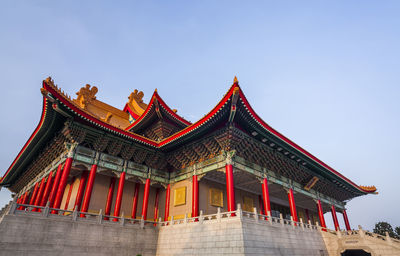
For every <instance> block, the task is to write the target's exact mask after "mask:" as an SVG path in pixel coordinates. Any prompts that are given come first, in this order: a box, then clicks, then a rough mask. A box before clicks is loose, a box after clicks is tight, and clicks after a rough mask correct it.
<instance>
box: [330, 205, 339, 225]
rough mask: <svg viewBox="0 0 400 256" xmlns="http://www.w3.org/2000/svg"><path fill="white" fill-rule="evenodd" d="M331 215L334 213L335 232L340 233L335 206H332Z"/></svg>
mask: <svg viewBox="0 0 400 256" xmlns="http://www.w3.org/2000/svg"><path fill="white" fill-rule="evenodd" d="M331 213H332V219H333V225H334V226H335V230H336V231H338V230H340V227H339V221H338V219H337V216H336V209H335V206H334V205H332V206H331Z"/></svg>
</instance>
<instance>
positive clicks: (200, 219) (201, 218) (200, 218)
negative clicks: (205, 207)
mask: <svg viewBox="0 0 400 256" xmlns="http://www.w3.org/2000/svg"><path fill="white" fill-rule="evenodd" d="M199 223H200V224H202V223H203V211H202V210H200V216H199Z"/></svg>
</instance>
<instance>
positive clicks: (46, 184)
mask: <svg viewBox="0 0 400 256" xmlns="http://www.w3.org/2000/svg"><path fill="white" fill-rule="evenodd" d="M97 163H98V157H96V159H95V162H94V164H93V165H92V166H91V169H90V172H89V173H88V172H87V171H83V172H82V174H81V177H80V183H79V187H78V192H77V196H76V199H75V203H74V209H76V210H78V211H79V210H80V211H81V212H87V211H88V208H89V204H90V199H91V195H92V191H93V186H94V180H95V177H96V172H97ZM71 166H72V156H69V157H68V158H67V159H66V161H65V163H64V166H62V165H61V164H60V165H59V166H58V168H57V171H56V172H55V175H54V178H53V171H51V172H50V173H49V175H48V176H47V177H43V178H42V179H41V180H40V181H38V182H37V183H36V184H35V186H34V188H33V190H32V196H31V197H30V200H29V203H28V198H29V194H30V193H29V192H28V191H27V192H25V193H24V194H23V195H21V196H20V197H19V198H18V199H17V203H20V204H30V205H36V206H45V205H46V203H48V204H49V207H50V208H56V209H60V206H61V202H62V199H63V195H64V192H65V188H66V185H67V181H68V177H69V174H70V171H71ZM125 177H126V172H125V170H124V171H123V172H122V173H121V174H120V176H119V178H118V188H117V195H116V201H115V206H114V212H113V215H112V216H119V215H120V209H121V203H122V196H123V190H124V185H125ZM46 178H47V180H46ZM225 178H226V195H227V209H228V211H235V210H236V209H235V207H236V202H235V187H234V175H233V166H232V161H231V158H230V157H229V156H228V157H227V160H226V164H225ZM85 183H86V186H85ZM115 183H116V178H115V177H112V178H111V179H110V184H109V189H108V194H107V200H106V207H105V213H104V214H105V215H108V216H110V215H111V206H112V199H113V194H114V190H115ZM139 189H140V183H136V184H135V190H134V195H133V202H132V214H131V217H132V218H136V212H137V205H138V200H139ZM261 189H262V196H261V198H260V201H261V202H262V207H263V212H264V214H265V215H267V214H268V212H271V204H270V198H269V191H268V180H267V178H263V180H262V183H261ZM286 191H287V195H288V201H289V207H290V214H291V216H292V218H293V221H295V222H298V221H299V220H298V216H297V210H296V204H295V198H294V193H293V189H292V188H288V189H287V190H286ZM149 193H150V179H146V180H145V187H144V195H143V205H142V212H141V217H142V218H143V219H144V220H146V219H147V211H148V201H149ZM170 194H171V192H170V185H169V184H168V185H167V187H166V199H165V202H166V203H165V214H164V220H165V221H166V220H168V217H169V205H170ZM82 201H83V202H82ZM158 201H159V189H157V191H156V200H155V205H154V213H155V214H154V219H155V220H156V219H157V212H158ZM81 202H82V205H81ZM316 208H317V212H318V216H319V221H320V225H321V227H322V228H323V230H324V229H325V230H326V223H325V219H324V213H323V209H322V204H321V201H320V200H316ZM19 209H20V210H22V209H23V207H22V206H21V207H19ZM330 210H331V213H332V218H333V223H334V226H335V229H336V230H340V227H339V222H338V219H337V216H336V209H335V206H334V205H331V209H330ZM34 211H40V210H39V209H34ZM51 213H53V214H57V210H52V212H51ZM342 213H343V218H344V223H345V226H346V229H347V230H351V228H350V224H349V220H348V217H347V213H346V210H343V211H342ZM191 214H192V217H197V216H199V181H198V176H197V175H195V174H194V175H193V176H192V213H191ZM306 215H307V220H308V221H309V220H310V217H309V213H308V211H307V210H306ZM80 217H85V215H84V214H81V215H80ZM113 221H118V219H116V218H115V219H113Z"/></svg>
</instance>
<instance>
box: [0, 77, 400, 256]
mask: <svg viewBox="0 0 400 256" xmlns="http://www.w3.org/2000/svg"><path fill="white" fill-rule="evenodd" d="M97 91H98V89H97V88H96V87H91V86H90V85H86V86H85V87H82V88H81V89H80V90H79V91H78V92H77V93H76V98H74V99H73V98H71V97H70V96H68V95H67V94H65V93H64V92H62V90H61V89H60V88H58V86H57V85H55V83H54V82H53V80H52V79H51V78H50V77H49V78H47V79H46V80H44V81H43V87H42V88H41V93H42V95H43V110H42V115H41V118H40V121H39V125H38V126H37V128H36V129H35V131H34V132H33V134H32V135H31V137H30V138H29V140H28V141H27V142H26V144H25V145H24V146H23V148H22V149H21V151H20V152H19V154H18V155H17V157H16V158H15V160H14V161H13V162H12V163H11V165H10V167H9V168H8V170H7V171H6V173H5V174H4V176H3V177H2V178H1V183H0V186H2V187H6V188H8V189H9V190H10V191H11V192H12V193H13V194H14V195H15V196H14V201H13V202H12V203H11V204H10V206H9V208H10V209H8V210H9V211H11V212H12V213H9V214H8V215H10V216H12V217H14V218H16V219H15V222H17V220H19V219H22V218H24V221H25V222H24V223H25V224H26V223H28V220H30V221H29V223H31V221H33V220H32V219H29V218H38V219H35V221H39V220H40V221H47V222H46V223H51V222H52V221H53V222H54V221H56V223H58V224H57V225H61V224H60V223H63V221H64V220H68V221H70V220H71V221H72V220H74V222H71V223H74V224H71V225H70V226H73V227H72V228H79V227H76V226H74V225H78V224H79V225H81V226H82V225H89V224H92V222H93V220H96V221H95V224H93V225H103V229H102V231H101V232H107V231H105V229H106V227H107V228H108V227H109V228H114V229H115V228H117V229H121V230H122V229H124V228H125V229H126V228H127V227H128V226H129V225H131V226H132V227H135V228H136V227H139V228H136V229H135V228H133V229H132V231H131V233H134V235H135V238H132V239H138V241H141V242H140V243H141V244H146V243H148V242H149V241H150V240H152V239H153V240H154V241H153V243H152V245H151V246H148V248H147V247H146V248H147V249H148V251H143V250H144V249H143V248H142V247H140V243H139V244H138V245H137V246H138V247H135V248H136V249H137V248H142V249H143V250H142V249H137V250H136V249H135V248H133V249H132V248H131V250H128V251H129V253H125V252H127V251H124V253H125V254H126V255H137V254H150V255H155V254H157V255H190V254H196V255H197V254H201V253H203V255H214V254H218V253H216V252H214V251H209V250H208V249H207V250H205V251H204V252H203V251H202V249H195V248H196V246H194V245H190V246H189V247H190V248H191V251H188V250H189V249H188V250H186V249H187V248H181V250H178V251H176V248H178V247H179V246H178V245H176V246H178V247H176V248H175V247H174V246H173V244H177V243H178V244H182V243H184V242H182V241H184V238H183V237H182V236H181V235H182V234H179V233H182V232H183V233H185V232H186V233H185V234H189V233H190V232H189V231H184V230H188V229H189V230H192V231H193V230H195V229H196V227H197V226H199V225H203V229H202V230H200V231H199V230H198V231H193V232H194V234H193V235H192V239H190V242H191V241H192V240H195V241H202V239H206V240H207V241H206V242H205V243H208V240H210V239H211V242H212V243H214V244H213V245H214V248H217V247H218V248H219V247H220V248H219V250H220V251H219V252H220V253H219V254H223V253H225V254H230V255H236V254H237V252H236V251H230V250H232V247H234V248H235V246H236V245H237V243H236V244H234V245H233V246H232V243H230V245H228V246H225V247H224V246H222V245H221V246H219V245H218V244H216V243H217V241H218V239H217V236H218V232H219V231H221V230H225V231H223V232H228V233H229V232H230V231H229V230H228V229H229V226H230V225H229V223H230V222H229V221H233V220H236V219H240V220H241V221H242V222H240V223H242V224H241V225H242V226H241V227H242V229H241V230H242V231H241V232H242V233H241V234H242V235H241V237H242V238H241V239H242V240H245V242H244V243H243V245H241V246H238V247H240V248H242V247H243V248H244V249H243V250H242V249H240V248H239V249H237V250H238V253H239V254H241V255H256V254H254V253H250V251H254V250H255V249H257V248H260V246H257V245H252V244H250V245H246V243H247V242H246V241H247V240H246V239H245V238H244V237H245V236H246V234H247V233H246V232H247V231H248V230H247V231H246V230H245V228H244V224H243V223H244V222H243V219H246V218H249V219H251V220H252V221H253V222H251V223H253V224H254V223H262V225H265V227H266V228H267V227H269V226H268V225H270V226H271V228H272V227H274V225H276V226H279V228H281V229H285V230H289V231H288V232H289V233H290V232H300V233H295V234H298V235H296V236H293V237H292V240H293V241H294V240H296V239H307V236H310V237H311V236H312V235H307V234H311V233H307V232H314V233H317V234H319V235H318V237H323V236H328V235H333V234H336V236H337V237H342V238H340V239H344V238H343V237H344V234H345V233H346V232H347V233H346V234H347V236H346V238H347V237H351V235H353V236H355V235H360V234H361V233H362V232H363V231H362V230H357V231H355V230H352V228H351V226H350V222H349V219H348V217H347V214H346V202H348V201H349V200H351V199H352V198H355V197H358V196H363V195H367V194H376V193H377V192H376V188H375V187H374V186H360V185H356V184H355V183H354V182H353V181H351V180H350V179H348V178H346V177H345V176H344V175H342V174H341V173H339V172H338V171H336V170H334V169H333V168H331V167H330V166H329V165H327V164H326V163H324V162H322V161H321V160H319V159H318V158H317V157H315V156H314V155H312V154H311V153H309V152H307V151H306V150H304V149H303V148H302V147H300V146H299V145H297V144H296V143H294V142H293V141H291V140H290V139H288V138H287V137H285V136H284V135H282V134H281V133H279V132H278V131H276V130H275V129H273V128H272V127H271V126H269V125H268V124H267V123H266V122H264V121H263V120H262V119H261V118H260V117H259V116H258V115H257V113H256V112H255V111H254V110H253V108H252V107H251V106H250V104H249V102H248V100H247V99H246V97H245V95H244V93H243V91H242V89H241V88H240V86H239V83H238V81H237V79H236V77H235V79H234V82H233V85H232V86H231V87H230V88H229V90H228V91H227V93H226V94H225V95H224V96H223V98H222V99H221V100H220V102H218V103H217V105H216V106H215V107H214V108H213V109H212V110H211V111H210V112H209V113H208V114H206V115H205V116H204V117H202V118H201V119H200V120H198V121H197V122H194V123H191V122H189V121H187V120H185V119H184V118H183V117H181V116H180V115H179V114H178V113H177V111H176V110H174V109H171V108H170V107H169V105H167V103H166V102H164V100H163V99H162V98H161V97H160V95H159V94H158V92H157V90H155V91H154V93H153V95H152V96H151V99H150V102H148V103H144V102H143V92H141V91H140V92H139V91H138V90H135V91H134V92H132V93H131V94H130V95H129V97H128V102H127V103H126V104H125V107H124V108H123V109H122V110H121V109H118V108H115V107H113V106H110V105H108V104H106V103H104V102H102V101H100V100H98V99H97V98H96V93H97ZM326 212H330V215H331V216H332V218H333V223H334V228H335V230H330V229H328V228H327V227H326V224H325V219H324V213H326ZM8 215H7V214H6V216H5V217H3V222H4V221H5V220H6V217H7V216H8ZM330 215H329V216H330ZM71 216H72V217H71ZM325 217H326V216H325ZM338 217H343V222H344V223H345V226H344V227H340V226H339V221H338ZM10 218H11V217H10ZM225 219H226V220H229V221H228V222H224V221H225ZM13 220H14V219H13ZM213 220H219V221H217V222H216V223H219V224H214V226H216V225H222V224H221V223H228V224H227V225H225V226H223V227H219V228H217V231H215V230H214V231H213V229H211V226H210V230H208V231H207V232H206V231H205V230H204V227H205V225H206V223H207V221H209V222H212V221H213ZM9 221H11V219H10V220H9ZM91 221H92V222H91ZM35 223H36V222H35ZM41 223H42V224H40V225H43V226H46V227H47V226H48V225H49V224H43V222H41ZM77 223H78V224H77ZM121 223H122V224H121ZM128 223H129V224H128ZM183 223H184V225H178V224H183ZM235 223H236V222H235ZM235 223H233V222H232V226H235ZM253 224H252V225H253ZM13 225H14V224H13ZM15 225H17V224H15ZM26 225H28V224H26ZM54 225H56V224H54ZM191 225H192V226H191ZM196 225H197V226H196ZM238 225H239V224H238ZM248 225H250V224H248ZM259 225H261V224H259ZM28 226H29V227H32V226H34V225H33V224H29V225H28ZM179 226H181V227H182V228H181V229H179V228H178V227H179ZM10 227H12V225H11V224H10V225H8V228H10ZM184 227H185V228H186V229H184ZM190 227H192V228H190ZM246 227H247V228H249V226H246ZM305 227H306V229H307V228H308V229H309V230H310V231H307V230H306V229H305ZM3 228H4V227H3ZM66 229H68V230H69V229H70V227H66V228H64V229H61V228H60V230H61V231H60V232H61V234H63V236H68V232H67V231H65V230H66ZM90 229H92V228H88V227H86V226H85V228H84V229H83V230H84V231H82V232H83V233H85V234H86V232H87V230H90ZM342 229H343V230H344V229H345V231H342ZM40 230H42V231H37V232H36V233H35V234H36V235H38V234H40V232H47V231H43V229H40ZM62 230H64V231H62ZM174 230H175V231H176V232H178V233H174ZM177 230H178V231H177ZM179 230H180V231H179ZM243 230H244V231H243ZM254 230H258V229H254ZM291 230H293V231H291ZM297 230H300V231H297ZM301 230H303V231H301ZM304 230H306V231H304ZM315 230H319V231H315ZM0 231H1V233H4V230H2V229H1V228H0ZM29 232H30V231H29V230H28V229H26V230H25V231H24V234H26V235H25V236H26V237H27V236H29V235H27V234H28V233H29ZM48 232H49V233H48V234H47V235H46V237H47V238H46V239H53V238H51V237H52V236H53V235H54V236H56V235H55V234H54V233H52V232H50V231H48ZM54 232H55V231H54ZM70 232H74V231H73V230H70ZM82 232H81V233H82ZM110 232H111V233H112V234H114V235H113V236H114V239H115V236H117V235H116V232H119V231H115V230H113V231H110ZM121 232H122V231H121ZM124 232H125V233H122V234H121V236H122V237H123V236H125V235H123V234H126V233H128V232H130V231H129V230H128V231H126V230H125V231H124ZM141 232H148V233H146V236H147V238H146V239H145V240H144V241H143V239H142V238H141V235H140V234H141ZM149 232H150V233H151V232H156V233H157V232H158V233H157V235H155V236H154V237H156V238H152V237H151V234H150V233H149ZM162 232H164V233H165V234H164V235H162V234H163V233H162ZM168 232H169V233H168ZM202 232H203V233H204V232H206V235H205V236H201V234H202ZM221 232H222V231H221ZM263 232H264V231H263ZM279 232H281V231H278V229H277V230H276V231H274V232H273V233H276V234H278V233H279ZM301 232H306V233H304V235H303V233H301ZM342 232H344V233H342ZM248 233H249V236H250V235H252V234H251V233H253V231H251V230H250V232H248ZM264 233H265V232H264ZM324 233H325V234H324ZM364 233H365V232H364ZM58 234H59V233H58ZM190 234H192V233H190ZM196 234H197V235H196ZM226 234H227V233H225V235H223V237H225V238H227V237H228V238H229V237H230V235H226ZM254 234H259V233H257V231H254ZM321 234H322V235H321ZM259 235H261V233H260V234H259ZM34 236H35V235H34ZM39 236H40V235H39ZM58 236H59V235H58ZM76 236H79V234H77V235H76ZM85 236H87V237H85ZM85 236H83V237H81V238H80V239H79V240H85V239H86V238H87V239H88V241H89V240H90V239H89V238H90V237H92V235H89V234H86V235H85ZM103 236H105V233H104V234H103ZM289 236H291V235H289ZM364 236H365V234H364ZM172 237H175V238H179V239H175V238H174V240H168V239H170V238H172ZM213 237H214V238H215V241H213V240H214V238H213ZM232 237H235V236H234V235H232ZM371 237H372V236H371ZM13 239H14V241H15V239H20V238H13ZM29 239H32V238H29ZM99 239H100V238H99ZM119 239H122V238H119ZM254 239H256V238H254ZM254 239H250V240H254ZM316 239H320V240H321V241H324V243H325V244H324V243H322V247H321V248H314V249H315V250H314V251H315V252H317V253H318V254H315V255H337V254H331V252H330V251H331V250H330V249H329V246H331V245H327V244H328V243H327V242H326V241H327V239H328V238H325V237H323V238H316ZM338 239H339V238H338ZM385 239H386V238H382V239H381V240H385ZM1 240H3V238H2V237H1V236H0V247H1ZM328 240H329V239H328ZM24 241H25V240H24ZM46 241H47V240H46ZM90 241H91V240H90ZM135 241H136V240H135ZM176 241H178V242H176ZM179 241H181V242H179ZM280 241H282V240H280ZM304 241H306V240H304ZM287 242H289V243H292V242H291V240H288V241H287ZM29 243H31V242H26V241H25V242H23V241H21V244H23V245H24V246H25V245H26V244H29ZM32 243H33V242H32ZM32 243H31V244H32ZM37 243H38V242H36V244H37ZM49 243H50V242H49ZM54 243H55V242H54ZM57 243H59V242H57ZM121 243H122V242H121ZM185 243H186V242H185ZM187 243H189V242H187ZM388 243H389V242H388ZM390 243H391V244H393V243H394V242H393V241H392V240H391V241H390ZM21 244H20V245H19V246H21ZM101 244H102V246H106V245H104V244H103V242H101ZM264 244H265V243H264ZM299 244H300V245H299V246H300V247H301V246H303V243H302V242H301V241H300V242H299ZM306 244H307V242H306ZM163 245H165V246H164V247H163ZM197 245H198V244H197ZM350 245H351V243H350ZM396 245H397V244H396ZM399 245H400V244H399ZM40 246H41V247H40V248H42V249H43V247H46V246H43V244H40ZM120 246H123V245H121V244H120ZM203 246H204V244H203ZM307 246H308V247H307ZM307 246H306V247H305V249H304V250H307V248H311V247H312V244H311V243H310V244H309V245H307ZM53 247H54V245H52V248H53ZM78 247H79V246H75V249H76V250H77V248H78ZM150 247H151V248H150ZM275 247H276V248H278V249H277V250H280V252H281V254H274V253H272V255H295V254H293V253H291V252H290V251H286V253H285V251H283V252H282V250H284V249H285V248H286V247H285V246H284V245H275ZM275 247H274V248H275ZM300 247H299V248H300ZM19 248H22V247H19ZM173 248H175V251H174V249H173ZM179 248H180V247H179ZM199 248H203V247H202V245H200V247H199ZM221 248H222V249H221ZM224 248H225V249H226V250H228V252H225V251H226V250H225V251H224ZM276 248H275V249H276ZM371 248H372V247H371V246H370V247H368V246H366V245H363V246H361V247H360V248H356V247H354V248H353V249H354V250H355V249H360V250H364V251H363V252H365V253H367V254H365V255H371V254H368V253H372V255H380V254H376V253H374V252H373V248H372V249H371ZM114 249H115V248H114ZM275 249H274V250H275ZM317 249H318V250H317ZM344 249H346V248H344ZM344 249H343V248H342V249H341V250H342V252H343V250H344ZM350 249H351V248H350ZM21 250H22V249H21ZM29 250H31V249H29ZM43 250H44V251H43ZM43 250H39V251H37V252H46V250H45V249H43ZM54 250H55V251H57V250H56V249H54ZM65 250H66V249H65V248H64V249H63V251H65ZM85 250H86V252H87V249H85ZM104 250H106V249H104ZM104 250H103V251H102V252H104ZM294 250H297V249H294ZM299 250H300V249H299ZM310 250H311V249H310ZM55 251H54V252H55ZM256 251H257V250H256ZM314 251H312V252H311V251H310V254H301V255H314V253H315V252H314ZM263 252H265V251H262V250H261V251H260V250H258V252H257V253H258V254H259V255H264V254H263ZM397 252H398V251H397ZM124 253H123V255H125V254H124ZM324 253H325V254H324ZM335 253H336V252H335ZM348 253H350V251H348ZM0 254H1V253H0ZM72 254H73V253H72ZM99 254H102V253H99V252H97V253H96V255H99ZM113 254H114V253H112V251H111V253H107V255H113ZM239 254H238V255H239ZM258 254H257V255H258ZM265 254H267V253H265ZM85 255H89V254H85ZM268 255H270V254H268ZM296 255H297V254H296ZM299 255H300V254H299ZM342 255H353V254H342ZM354 255H358V254H354ZM360 255H364V254H360ZM382 255H383V254H382ZM388 255H389V254H388ZM390 255H391V254H390ZM393 255H395V254H393Z"/></svg>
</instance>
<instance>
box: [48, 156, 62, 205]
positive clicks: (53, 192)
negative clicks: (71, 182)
mask: <svg viewBox="0 0 400 256" xmlns="http://www.w3.org/2000/svg"><path fill="white" fill-rule="evenodd" d="M62 167H63V165H62V164H59V165H58V168H57V172H56V175H55V176H54V182H53V186H52V188H51V192H50V196H49V202H50V207H53V206H54V200H55V199H56V193H57V189H58V185H59V183H60V179H61V174H62V171H63V168H62Z"/></svg>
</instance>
